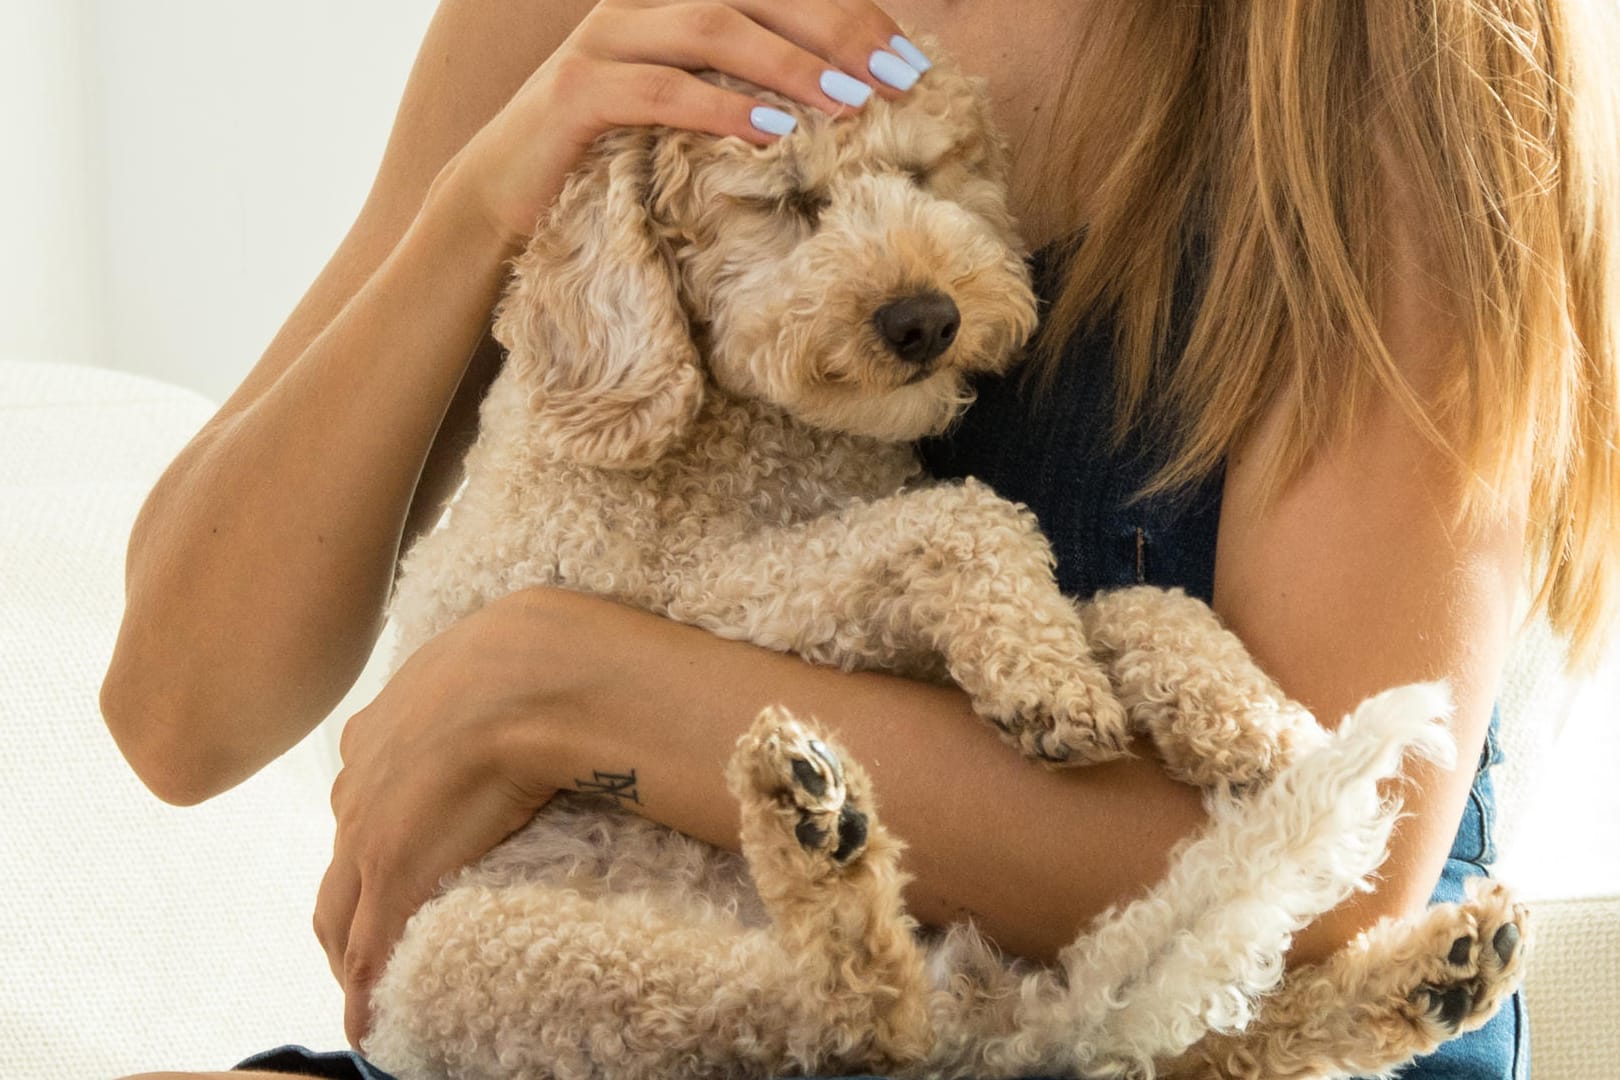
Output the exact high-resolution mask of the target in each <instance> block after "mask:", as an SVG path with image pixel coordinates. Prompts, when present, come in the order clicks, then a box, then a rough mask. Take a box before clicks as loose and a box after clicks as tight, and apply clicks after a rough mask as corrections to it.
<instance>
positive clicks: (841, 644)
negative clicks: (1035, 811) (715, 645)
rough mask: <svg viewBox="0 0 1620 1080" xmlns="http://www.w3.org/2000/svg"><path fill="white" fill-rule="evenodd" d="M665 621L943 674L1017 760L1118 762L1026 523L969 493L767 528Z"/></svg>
mask: <svg viewBox="0 0 1620 1080" xmlns="http://www.w3.org/2000/svg"><path fill="white" fill-rule="evenodd" d="M681 574H682V576H681V578H680V580H678V581H676V582H674V583H673V584H672V585H671V588H670V593H671V594H672V595H673V596H674V597H675V600H674V601H673V602H672V603H671V604H670V606H669V609H668V612H667V613H668V614H669V615H670V616H672V617H673V618H676V619H679V620H681V621H682V622H690V623H694V624H696V625H699V626H704V627H706V628H709V629H712V630H714V631H716V632H717V633H721V634H724V635H726V636H729V637H737V638H742V639H744V640H747V641H752V642H754V643H755V644H759V645H766V646H768V647H773V648H779V649H782V650H784V651H789V652H796V653H798V654H799V655H801V656H804V657H805V658H806V659H809V660H812V661H815V662H817V663H825V664H832V665H836V666H839V667H844V668H880V669H884V670H889V671H896V670H898V671H903V672H908V673H912V674H919V673H925V672H926V673H936V674H937V673H939V669H940V666H941V663H940V661H941V660H942V661H943V667H944V669H945V671H944V673H945V674H948V675H949V677H950V678H951V679H952V680H953V681H954V682H956V684H957V685H958V686H960V687H962V689H963V690H965V691H967V693H968V695H969V696H970V697H971V698H972V699H973V704H974V708H975V709H976V710H977V711H978V713H979V714H980V715H981V716H984V717H985V718H986V719H988V720H990V721H991V722H992V723H994V724H995V725H996V726H997V727H998V728H999V729H1001V731H1002V732H1003V733H1004V734H1005V736H1006V737H1007V738H1008V740H1009V741H1010V742H1013V743H1014V744H1016V745H1017V746H1019V747H1020V749H1022V750H1023V752H1024V753H1026V754H1027V755H1029V756H1030V757H1033V758H1038V759H1041V760H1044V761H1047V762H1050V763H1053V764H1081V763H1085V762H1094V761H1103V760H1107V759H1110V758H1116V757H1120V756H1122V755H1123V754H1125V753H1126V747H1127V744H1128V741H1129V732H1128V730H1127V726H1126V717H1125V711H1124V709H1123V708H1122V707H1121V705H1120V703H1119V701H1118V699H1117V698H1116V697H1115V696H1114V692H1113V689H1112V687H1111V686H1110V685H1109V681H1108V676H1107V674H1106V673H1105V672H1104V671H1103V669H1102V667H1101V665H1100V664H1099V662H1098V661H1097V659H1096V658H1095V657H1093V656H1092V654H1091V650H1090V648H1089V646H1088V645H1087V642H1086V633H1085V626H1084V624H1083V623H1082V622H1081V618H1080V614H1079V612H1078V611H1077V610H1076V608H1075V605H1074V604H1073V603H1071V602H1070V601H1069V600H1068V599H1067V598H1065V597H1064V596H1063V595H1062V593H1061V592H1059V590H1058V588H1057V583H1056V581H1055V580H1054V578H1053V575H1052V553H1051V548H1050V547H1049V546H1048V545H1047V543H1046V540H1045V538H1044V537H1043V536H1042V535H1041V533H1040V530H1039V527H1038V525H1037V523H1036V522H1035V519H1034V516H1033V515H1031V514H1030V513H1029V512H1028V511H1027V510H1025V509H1023V508H1022V507H1019V506H1017V505H1015V504H1013V503H1009V502H1007V501H1006V500H1004V499H1002V498H1000V497H998V496H997V495H996V494H995V493H994V492H992V491H991V490H990V489H989V488H987V487H985V486H984V485H983V484H980V483H977V482H974V481H971V480H970V481H967V482H965V483H963V484H957V485H944V486H939V487H930V488H923V489H918V490H912V491H903V492H900V493H898V494H896V495H893V496H890V497H888V498H884V499H879V500H876V501H874V502H870V503H861V504H858V505H856V506H853V507H850V508H848V509H846V510H844V511H842V512H840V513H837V514H833V515H829V516H827V517H824V518H818V519H816V520H814V521H811V522H808V523H805V524H802V525H798V526H792V527H786V528H779V529H771V530H765V531H762V532H761V533H759V534H757V535H756V536H755V537H753V538H752V540H751V541H750V542H748V543H741V544H735V545H732V546H731V547H729V548H728V549H727V550H726V551H725V552H724V553H723V554H722V556H721V557H719V558H717V559H716V560H715V561H714V562H713V563H711V564H710V565H708V566H705V567H702V568H700V569H699V571H698V572H696V573H694V572H693V568H692V567H690V566H682V567H681Z"/></svg>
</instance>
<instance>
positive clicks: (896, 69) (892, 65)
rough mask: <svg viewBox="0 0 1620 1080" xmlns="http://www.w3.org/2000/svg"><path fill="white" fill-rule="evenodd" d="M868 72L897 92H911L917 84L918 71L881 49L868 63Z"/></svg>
mask: <svg viewBox="0 0 1620 1080" xmlns="http://www.w3.org/2000/svg"><path fill="white" fill-rule="evenodd" d="M866 67H867V70H868V71H870V72H871V73H872V74H873V75H875V76H877V77H878V78H879V79H881V80H882V81H884V82H886V83H888V84H889V85H890V86H892V87H894V88H895V89H896V90H910V89H911V88H912V87H913V86H915V85H916V84H917V69H916V68H914V67H912V66H911V65H910V64H908V63H906V62H905V61H904V60H902V59H900V58H899V57H898V56H896V55H894V53H892V52H885V51H884V50H883V49H879V50H878V51H877V52H875V53H873V54H872V59H870V60H868V61H867V62H866Z"/></svg>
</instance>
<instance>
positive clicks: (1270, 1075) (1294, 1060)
mask: <svg viewBox="0 0 1620 1080" xmlns="http://www.w3.org/2000/svg"><path fill="white" fill-rule="evenodd" d="M1529 938H1530V922H1529V913H1528V911H1527V909H1526V908H1525V907H1524V906H1523V905H1522V904H1517V903H1515V902H1514V901H1513V897H1512V894H1511V893H1510V891H1509V890H1508V889H1507V888H1506V887H1505V886H1504V885H1502V884H1501V883H1500V882H1497V881H1492V880H1491V879H1489V878H1474V879H1471V880H1470V881H1469V883H1468V898H1467V900H1465V901H1464V902H1463V903H1461V904H1438V905H1436V906H1434V907H1432V908H1430V909H1429V910H1428V911H1427V912H1425V913H1424V914H1422V915H1419V916H1417V917H1415V918H1412V919H1407V920H1394V919H1388V920H1385V921H1384V922H1382V923H1380V924H1378V925H1377V926H1375V927H1373V928H1372V929H1371V930H1369V931H1367V933H1365V934H1363V935H1362V936H1361V937H1360V938H1359V939H1357V940H1356V941H1354V942H1352V943H1351V944H1350V945H1348V946H1346V947H1345V948H1344V949H1342V950H1341V951H1340V952H1338V953H1337V954H1335V955H1334V956H1332V957H1330V958H1329V959H1328V960H1327V961H1325V962H1323V963H1322V964H1319V965H1316V966H1314V967H1310V968H1305V969H1302V970H1300V971H1297V972H1294V973H1293V974H1291V975H1289V976H1288V978H1287V980H1286V981H1285V982H1284V983H1283V986H1282V988H1281V990H1279V991H1278V992H1277V993H1276V995H1274V996H1273V997H1271V998H1268V999H1267V1000H1266V1001H1265V1003H1264V1005H1263V1007H1262V1009H1261V1012H1260V1015H1259V1017H1258V1018H1256V1020H1255V1021H1254V1023H1252V1024H1250V1025H1249V1027H1248V1028H1247V1029H1246V1030H1244V1031H1242V1032H1238V1033H1235V1034H1230V1035H1226V1034H1223V1035H1211V1036H1209V1037H1208V1038H1207V1039H1205V1041H1204V1042H1202V1043H1200V1044H1199V1045H1198V1046H1197V1047H1195V1048H1194V1049H1193V1050H1192V1051H1191V1052H1190V1053H1189V1054H1187V1055H1186V1056H1185V1057H1184V1058H1182V1059H1180V1060H1178V1061H1177V1062H1175V1063H1174V1064H1173V1065H1172V1066H1170V1067H1169V1068H1168V1069H1167V1070H1166V1071H1165V1072H1164V1074H1163V1075H1165V1076H1167V1077H1188V1078H1193V1077H1197V1078H1200V1080H1202V1078H1205V1077H1208V1078H1219V1080H1251V1078H1252V1080H1259V1078H1262V1077H1264V1078H1266V1080H1329V1078H1338V1077H1349V1076H1372V1075H1380V1076H1381V1075H1385V1074H1386V1073H1388V1072H1389V1071H1390V1070H1393V1069H1394V1068H1396V1067H1397V1066H1399V1065H1401V1064H1404V1063H1405V1062H1407V1061H1409V1060H1410V1059H1412V1058H1414V1057H1416V1056H1418V1055H1420V1054H1426V1053H1429V1052H1430V1051H1432V1050H1434V1049H1435V1048H1436V1047H1438V1046H1439V1045H1440V1044H1441V1043H1443V1042H1445V1041H1446V1040H1448V1039H1450V1038H1453V1037H1455V1036H1457V1035H1461V1034H1463V1033H1465V1032H1469V1031H1473V1030H1475V1029H1476V1028H1479V1027H1480V1026H1482V1025H1483V1024H1484V1023H1485V1022H1486V1021H1487V1020H1489V1019H1490V1018H1491V1017H1492V1016H1494V1015H1495V1014H1496V1011H1497V1010H1498V1009H1499V1008H1501V1006H1502V1003H1503V1002H1504V1001H1506V1000H1507V999H1508V997H1509V996H1510V995H1511V994H1512V993H1513V991H1514V990H1515V989H1517V988H1518V986H1519V983H1520V982H1521V981H1522V980H1523V977H1524V970H1525V964H1526V957H1527V955H1528V953H1529V944H1530V942H1529Z"/></svg>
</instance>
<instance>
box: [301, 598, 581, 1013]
mask: <svg viewBox="0 0 1620 1080" xmlns="http://www.w3.org/2000/svg"><path fill="white" fill-rule="evenodd" d="M532 599H533V598H532V597H531V595H530V594H528V593H517V594H514V595H513V596H510V597H507V598H505V599H503V600H501V601H499V602H497V603H493V604H490V605H489V606H487V607H485V608H483V609H482V610H480V611H479V612H477V613H476V614H474V615H472V616H470V617H468V618H467V619H464V620H462V621H461V622H458V623H456V624H455V625H453V626H452V627H450V628H449V629H448V630H446V631H445V632H444V633H442V634H440V635H439V636H438V637H436V638H434V639H432V640H431V641H429V642H428V643H427V644H425V645H423V646H422V647H421V648H420V649H418V650H417V651H416V652H415V653H413V654H412V655H411V657H410V658H409V659H408V660H406V661H405V663H404V664H403V665H402V666H401V667H400V669H399V670H398V671H397V672H396V673H395V674H394V677H393V678H392V679H390V680H389V682H388V684H387V685H386V686H385V687H384V688H383V691H382V693H380V694H379V695H378V696H377V698H376V700H375V701H373V702H372V703H371V704H370V705H368V706H367V707H366V708H365V709H363V710H361V711H360V712H359V713H356V714H355V715H354V717H353V718H352V719H350V720H349V722H348V724H347V725H346V726H345V728H344V731H343V738H342V742H341V753H342V757H343V768H342V770H341V771H340V772H339V773H338V776H337V779H336V782H335V783H334V784H333V785H332V813H333V815H334V817H335V818H336V821H337V828H336V838H335V841H334V844H333V852H332V862H331V865H330V866H329V867H328V869H327V871H326V875H325V877H324V879H323V880H322V882H321V887H320V892H319V895H318V897H317V899H316V904H315V917H314V925H315V934H316V937H317V938H318V939H319V940H320V943H321V947H322V948H323V949H325V951H326V955H327V960H328V962H329V963H330V964H331V967H332V973H333V974H334V975H335V976H336V977H337V979H338V981H339V982H340V983H341V984H342V986H343V991H344V995H345V997H346V1007H345V1010H344V1028H345V1030H346V1032H347V1034H348V1036H349V1039H350V1041H351V1042H353V1043H355V1044H356V1045H358V1044H359V1041H360V1038H361V1037H362V1036H363V1035H364V1033H365V1030H366V1026H367V1023H368V1019H369V1006H370V997H371V987H372V984H373V983H374V982H375V981H376V979H377V976H378V975H379V974H380V973H381V971H382V968H383V965H384V963H385V962H386V961H387V959H388V954H389V952H390V951H391V950H392V949H393V946H394V943H395V942H396V941H398V939H399V937H400V934H401V933H402V932H403V930H404V927H405V923H406V920H408V919H409V918H410V917H411V915H412V914H413V913H414V912H415V911H416V909H417V908H419V907H421V905H422V904H423V903H424V902H426V901H427V900H428V898H429V897H431V896H432V895H433V894H434V893H435V892H437V891H438V889H439V886H440V882H441V880H442V879H443V878H444V876H445V875H446V874H449V873H451V872H453V871H455V870H459V869H460V868H461V867H463V866H466V865H467V864H469V863H471V862H473V861H474V860H476V859H477V858H479V857H480V856H482V855H483V854H484V853H485V852H487V851H488V850H489V849H490V848H492V847H494V846H495V845H496V844H498V843H499V842H500V841H501V840H503V839H504V838H505V837H507V836H508V835H510V834H511V833H512V832H514V831H516V830H517V829H519V828H521V827H522V826H523V825H524V824H525V823H527V822H528V820H529V819H530V818H531V817H533V816H534V813H535V811H536V810H538V809H539V808H540V807H542V806H544V805H545V804H546V803H547V802H548V801H549V800H550V799H551V796H552V794H553V791H552V790H551V789H550V788H548V787H546V786H545V783H544V780H543V778H542V776H541V770H542V766H543V762H544V758H545V756H546V755H545V753H544V752H543V750H542V751H540V752H538V753H537V752H535V743H534V742H533V741H530V740H529V739H528V738H526V737H532V736H535V735H537V734H538V733H539V732H540V731H541V730H542V728H543V721H542V720H541V718H542V717H543V716H544V715H545V714H546V713H547V711H548V710H550V709H554V708H557V707H559V706H560V705H561V703H562V702H563V701H564V700H565V695H564V692H563V691H564V688H565V684H566V682H567V680H566V679H565V678H563V677H562V676H563V675H566V674H567V673H569V672H574V671H577V670H579V669H578V665H574V664H563V663H559V662H558V661H559V659H560V656H559V654H558V652H557V651H556V649H555V647H554V646H555V643H557V642H558V641H560V640H562V636H561V635H558V634H556V633H553V632H551V631H549V630H548V629H547V627H546V623H547V615H546V614H545V612H544V611H543V610H542V605H539V604H536V603H534V602H532Z"/></svg>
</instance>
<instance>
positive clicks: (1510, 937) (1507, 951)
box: [1491, 923, 1524, 966]
mask: <svg viewBox="0 0 1620 1080" xmlns="http://www.w3.org/2000/svg"><path fill="white" fill-rule="evenodd" d="M1523 937H1524V934H1523V932H1522V931H1521V930H1520V929H1519V927H1518V924H1517V923H1504V924H1503V925H1502V928H1501V929H1500V930H1498V931H1497V932H1496V933H1495V934H1494V935H1493V936H1492V937H1491V948H1493V949H1495V950H1496V958H1497V959H1498V960H1499V961H1500V962H1501V963H1502V964H1503V966H1506V965H1508V964H1511V963H1513V954H1514V953H1515V952H1517V951H1518V949H1519V942H1520V941H1521V940H1523Z"/></svg>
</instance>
